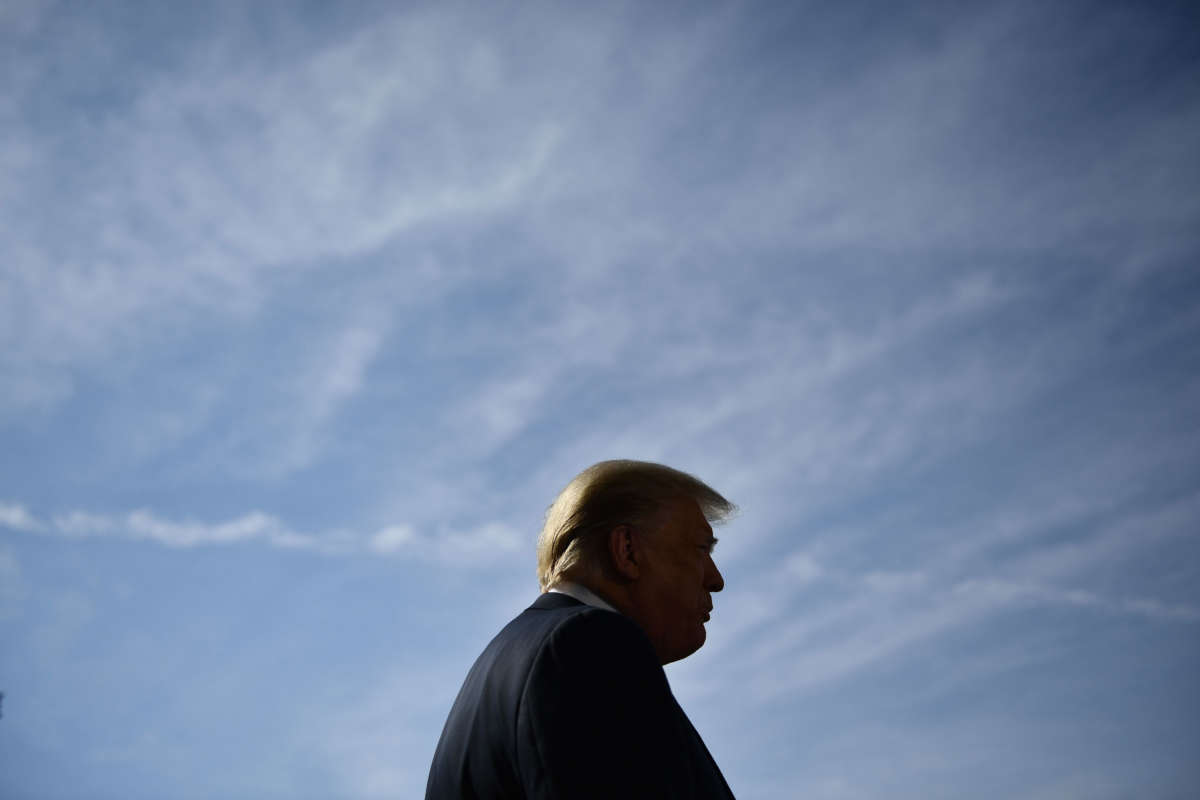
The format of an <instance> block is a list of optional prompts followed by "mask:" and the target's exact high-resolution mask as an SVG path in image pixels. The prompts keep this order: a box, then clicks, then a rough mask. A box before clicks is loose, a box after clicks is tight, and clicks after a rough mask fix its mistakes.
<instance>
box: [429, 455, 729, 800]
mask: <svg viewBox="0 0 1200 800" xmlns="http://www.w3.org/2000/svg"><path fill="white" fill-rule="evenodd" d="M733 509H734V507H733V505H732V504H731V503H730V502H729V501H728V500H726V499H725V498H724V497H722V496H721V495H720V494H718V493H717V492H716V491H714V490H713V489H711V488H710V487H708V486H706V485H705V484H704V483H702V482H701V481H699V480H697V479H696V478H694V477H692V476H691V475H688V474H686V473H683V472H679V471H678V470H674V469H671V468H670V467H666V466H663V465H661V464H650V463H646V462H640V461H602V462H600V463H599V464H595V465H593V466H591V467H589V468H588V469H586V470H584V471H583V472H582V473H580V474H579V475H578V476H576V477H575V479H574V480H572V481H571V482H570V483H569V484H568V485H567V487H566V488H565V489H563V490H562V492H561V493H559V495H558V497H557V498H556V499H555V501H554V503H553V504H552V505H551V506H550V509H549V510H548V511H547V513H546V524H545V525H544V526H543V528H542V533H541V536H540V537H539V538H538V548H537V549H538V581H539V583H540V584H541V588H542V592H543V594H542V595H541V596H540V597H539V598H538V599H537V601H536V602H535V603H534V604H533V605H532V606H530V607H529V608H528V609H526V610H525V611H524V612H523V613H521V614H520V615H519V616H518V617H517V618H516V619H514V620H513V621H512V622H510V623H509V624H508V625H507V626H506V627H505V628H504V629H503V630H502V631H500V633H499V634H498V635H497V636H496V638H495V639H493V640H492V642H491V643H490V644H489V645H488V646H487V648H486V649H485V650H484V651H483V654H482V655H481V656H480V657H479V659H478V660H477V661H476V662H475V665H474V666H473V667H472V668H471V671H470V673H469V674H468V675H467V679H466V681H465V682H464V683H463V687H462V689H461V690H460V691H459V693H458V698H457V699H456V700H455V701H454V706H453V708H452V709H451V711H450V717H449V719H447V720H446V727H445V729H444V730H443V731H442V737H441V740H440V741H439V742H438V746H437V752H436V753H435V754H434V757H433V767H432V768H431V769H430V772H429V783H428V785H427V787H426V792H425V797H426V800H450V799H451V798H453V800H458V799H459V798H472V799H476V798H477V799H478V800H485V799H488V800H490V799H491V798H522V799H523V800H575V799H576V798H583V799H584V800H586V799H587V798H606V800H615V799H617V798H655V800H661V799H662V798H681V799H682V798H724V799H725V800H732V798H733V794H732V793H731V792H730V791H729V787H728V785H726V783H725V779H724V778H723V777H722V775H721V771H720V770H719V769H718V768H717V765H716V763H715V762H714V761H713V759H712V756H711V755H709V752H708V749H707V748H706V747H705V746H704V742H702V741H701V740H700V736H699V734H697V733H696V730H695V728H693V727H692V724H691V722H689V721H688V718H687V716H686V715H685V714H684V713H683V709H681V708H680V707H679V705H678V703H676V702H675V698H674V697H673V696H672V694H671V689H670V687H669V686H668V685H667V678H666V674H665V673H664V672H663V669H662V665H663V664H667V663H670V662H672V661H677V660H679V659H681V658H685V657H687V656H689V655H691V654H692V653H694V652H695V651H696V650H697V649H699V648H700V646H701V645H702V644H704V639H705V631H704V623H705V622H707V621H708V615H709V612H710V611H712V593H713V592H719V591H721V589H722V588H723V587H724V585H725V581H724V579H723V578H722V577H721V573H720V571H718V570H717V566H716V564H715V563H714V562H713V559H712V549H713V546H714V545H715V544H716V542H717V540H716V539H715V538H714V537H713V534H712V527H711V525H710V520H711V521H718V520H722V519H724V518H726V517H728V516H729V515H730V514H731V513H732V511H733Z"/></svg>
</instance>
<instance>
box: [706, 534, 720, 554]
mask: <svg viewBox="0 0 1200 800" xmlns="http://www.w3.org/2000/svg"><path fill="white" fill-rule="evenodd" d="M719 541H720V539H718V538H717V537H715V536H710V537H708V541H707V542H706V543H705V544H707V545H708V552H710V553H711V552H712V551H713V550H716V549H717V542H719Z"/></svg>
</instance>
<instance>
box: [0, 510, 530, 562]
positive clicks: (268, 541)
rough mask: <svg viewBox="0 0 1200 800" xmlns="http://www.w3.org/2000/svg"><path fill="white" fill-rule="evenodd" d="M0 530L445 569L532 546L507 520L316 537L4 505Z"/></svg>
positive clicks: (256, 520)
mask: <svg viewBox="0 0 1200 800" xmlns="http://www.w3.org/2000/svg"><path fill="white" fill-rule="evenodd" d="M0 528H8V529H10V530H14V531H20V532H24V533H37V534H42V535H54V536H58V537H62V538H65V539H69V540H83V539H104V538H119V539H130V540H143V541H147V542H152V543H154V544H158V545H162V546H165V547H170V548H177V549H189V548H195V547H211V546H223V545H234V544H245V543H252V542H256V543H260V544H264V545H267V546H269V547H272V548H277V549H281V550H304V551H309V552H312V553H315V554H320V555H332V556H355V555H358V556H362V555H367V556H389V557H401V558H411V559H416V560H422V561H431V562H435V563H438V564H441V565H445V566H455V565H458V566H479V565H487V564H489V563H494V562H495V561H496V560H497V559H500V560H505V559H507V558H508V557H509V556H511V555H512V554H514V553H516V552H517V551H519V550H520V549H521V548H522V547H523V546H525V545H527V544H528V542H527V541H526V539H525V537H523V536H522V535H521V534H520V533H519V532H518V531H517V530H516V529H515V528H513V527H512V526H511V525H509V524H508V523H505V522H502V521H491V522H483V523H480V524H478V525H474V526H471V527H466V528H462V529H453V528H442V529H438V530H434V531H431V532H427V533H426V532H421V531H418V530H417V529H416V528H414V527H413V526H411V525H408V524H403V523H400V524H393V525H386V526H384V527H382V528H380V529H379V530H377V531H375V532H374V533H372V534H368V535H364V534H361V533H355V532H351V531H345V530H339V531H332V532H327V533H322V534H311V533H300V532H297V531H295V530H293V529H292V528H290V527H288V526H287V525H286V524H284V523H283V522H282V521H280V520H279V519H278V518H277V517H275V516H273V515H271V514H267V513H264V512H262V511H251V512H248V513H246V514H243V515H241V516H239V517H235V518H233V519H230V520H227V521H225V522H217V523H204V522H197V521H194V520H184V521H178V520H171V519H166V518H164V517H162V516H160V515H158V514H155V513H153V512H151V511H149V510H147V509H136V510H134V511H130V512H128V513H125V514H97V513H92V512H88V511H78V510H77V511H71V512H67V513H63V514H57V515H54V516H52V517H51V518H50V519H49V520H41V519H38V518H37V517H36V516H34V515H33V514H31V513H30V512H29V511H28V509H26V508H25V507H24V506H23V505H20V504H16V503H0Z"/></svg>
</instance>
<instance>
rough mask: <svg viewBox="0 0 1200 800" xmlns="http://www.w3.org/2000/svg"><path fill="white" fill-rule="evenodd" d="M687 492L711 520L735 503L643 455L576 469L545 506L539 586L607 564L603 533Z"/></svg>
mask: <svg viewBox="0 0 1200 800" xmlns="http://www.w3.org/2000/svg"><path fill="white" fill-rule="evenodd" d="M680 498H691V499H692V500H695V501H696V503H697V505H699V506H700V511H701V512H702V513H703V514H704V516H705V518H706V519H707V520H708V521H709V522H710V523H717V522H721V521H723V520H725V519H727V518H728V517H729V516H730V515H732V514H733V513H734V512H735V511H736V510H737V507H736V506H735V505H734V504H733V503H731V502H729V501H728V500H726V499H725V498H724V497H722V496H721V495H720V494H719V493H718V492H717V491H716V490H715V489H713V488H712V487H710V486H708V485H707V484H706V483H704V482H703V481H701V480H699V479H698V478H695V477H693V476H691V475H689V474H687V473H686V472H680V471H679V470H677V469H672V468H671V467H668V466H665V465H663V464H654V463H651V462H648V461H628V460H616V461H601V462H600V463H598V464H593V465H592V466H590V467H588V468H587V469H585V470H584V471H583V472H581V473H579V474H578V475H576V476H575V477H574V478H573V479H572V480H571V482H570V483H568V484H567V485H566V488H564V489H563V490H562V491H561V492H559V493H558V497H556V498H555V499H554V502H553V503H551V505H550V508H548V509H547V510H546V523H545V525H543V526H542V532H541V535H539V536H538V545H537V556H538V569H537V571H538V583H539V584H540V585H541V588H542V591H543V592H544V591H546V590H547V589H549V588H550V587H552V586H554V585H555V584H557V583H559V582H560V581H563V580H569V579H571V578H578V577H582V576H586V575H588V574H592V575H594V574H596V573H597V571H603V570H605V569H607V567H608V552H607V548H608V542H607V534H608V532H609V531H611V530H612V529H613V528H615V527H617V526H619V525H644V524H647V523H649V522H651V521H652V520H653V519H654V518H655V517H657V516H658V514H659V513H660V512H661V511H662V509H663V508H664V506H666V505H667V504H668V503H671V502H672V501H674V500H677V499H680Z"/></svg>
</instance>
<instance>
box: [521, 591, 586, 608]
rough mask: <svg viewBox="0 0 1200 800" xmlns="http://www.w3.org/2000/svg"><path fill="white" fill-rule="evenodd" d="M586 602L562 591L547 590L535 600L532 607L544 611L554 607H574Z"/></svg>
mask: <svg viewBox="0 0 1200 800" xmlns="http://www.w3.org/2000/svg"><path fill="white" fill-rule="evenodd" d="M582 605H585V604H584V603H581V602H579V601H578V600H576V599H575V598H574V597H571V596H570V595H568V594H562V593H561V592H545V593H543V594H541V595H539V596H538V599H537V600H534V601H533V605H532V606H530V608H537V609H541V610H543V611H545V610H548V609H552V608H572V607H574V606H582Z"/></svg>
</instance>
